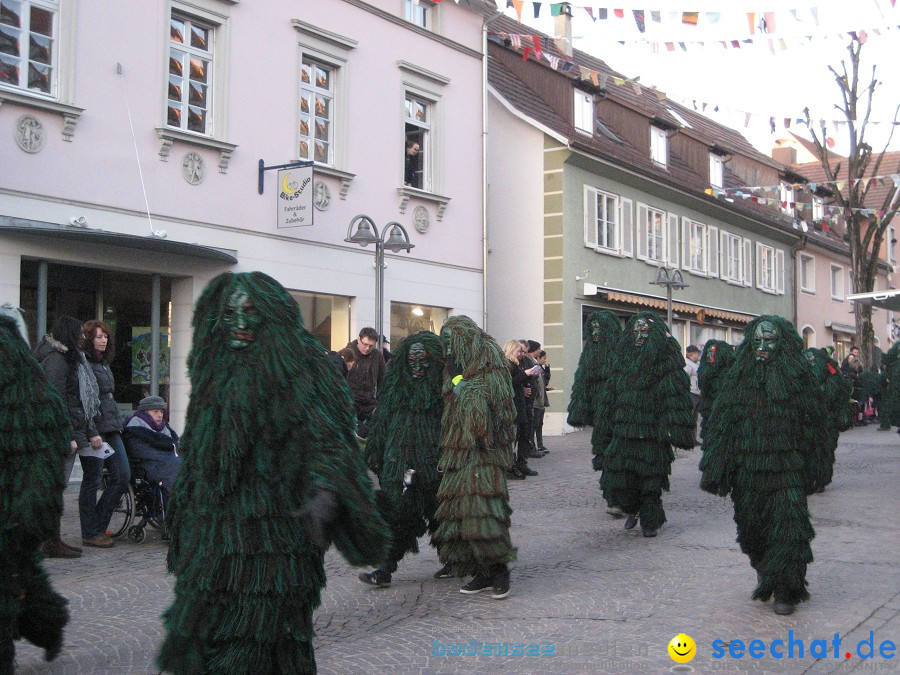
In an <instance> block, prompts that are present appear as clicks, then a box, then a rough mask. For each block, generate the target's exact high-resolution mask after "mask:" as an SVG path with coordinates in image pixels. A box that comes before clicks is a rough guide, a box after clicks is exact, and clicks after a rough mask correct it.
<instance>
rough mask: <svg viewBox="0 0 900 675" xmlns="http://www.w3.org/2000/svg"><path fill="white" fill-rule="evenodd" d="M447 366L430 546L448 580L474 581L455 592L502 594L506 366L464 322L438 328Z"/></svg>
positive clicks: (506, 550)
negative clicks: (434, 547)
mask: <svg viewBox="0 0 900 675" xmlns="http://www.w3.org/2000/svg"><path fill="white" fill-rule="evenodd" d="M441 341H442V342H443V344H444V354H445V355H446V359H447V362H446V367H445V371H444V387H443V396H444V412H443V416H442V418H441V461H440V465H439V470H440V471H442V472H443V474H444V476H443V478H442V480H441V485H440V487H439V488H438V494H437V498H438V508H437V511H436V512H435V518H437V520H438V523H439V525H438V528H437V530H436V531H435V533H434V537H433V539H434V542H435V543H436V545H437V548H438V555H439V557H440V559H441V562H442V563H444V564H445V565H448V566H449V567H450V571H451V572H452V573H453V575H454V576H459V577H461V576H467V575H470V574H473V575H475V576H474V578H473V579H472V580H471V581H470V582H469V583H467V584H466V585H465V586H463V587H462V588H461V589H460V592H461V593H480V592H481V591H488V590H490V591H492V593H491V597H493V598H497V599H500V598H505V597H506V596H507V595H509V568H508V564H509V563H511V562H513V561H514V560H515V559H516V549H515V548H513V545H512V542H511V540H510V538H509V524H510V514H512V509H511V508H510V507H509V493H508V492H507V488H506V469H508V468H509V467H510V466H512V463H513V455H512V445H513V442H514V441H515V439H516V427H515V420H516V411H515V406H514V404H513V390H512V380H511V379H510V376H509V370H508V368H507V360H506V357H505V356H504V355H503V352H502V351H501V350H500V347H499V346H498V345H497V343H496V342H495V341H494V339H493V338H492V337H491V336H490V335H488V334H487V333H485V332H484V331H482V330H481V329H480V328H479V327H478V326H477V325H476V324H475V322H474V321H472V319H470V318H469V317H467V316H454V317H451V318H450V319H448V320H447V322H446V323H445V324H444V327H443V328H442V329H441Z"/></svg>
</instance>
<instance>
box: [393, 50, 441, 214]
mask: <svg viewBox="0 0 900 675" xmlns="http://www.w3.org/2000/svg"><path fill="white" fill-rule="evenodd" d="M397 67H398V68H399V69H400V71H401V76H402V77H401V80H402V85H403V98H402V99H401V100H400V124H401V133H400V139H401V141H400V142H399V143H398V145H397V158H398V159H403V160H404V161H405V157H406V99H407V97H413V98H416V99H418V100H420V101H423V102H425V103H427V104H428V105H429V113H428V117H429V120H428V140H427V142H426V143H425V144H420V146H419V154H420V155H421V156H422V157H423V159H422V170H423V172H424V175H423V180H422V187H421V188H414V187H409V188H401V189H403V190H405V189H409V190H416V191H417V192H416V194H419V195H421V192H427V193H430V194H435V195H437V194H438V193H439V192H440V190H441V188H442V185H443V166H444V154H443V139H444V134H443V129H444V107H443V106H442V105H441V102H442V97H443V93H444V90H443V88H444V87H445V86H446V85H448V84H450V78H448V77H444V76H443V75H440V74H438V73H435V72H432V71H430V70H427V69H425V68H422V67H421V66H418V65H416V64H414V63H410V62H408V61H397ZM399 166H400V174H399V176H398V178H399V179H400V185H403V183H404V177H405V165H404V163H403V162H402V161H401V162H400V164H399ZM444 203H446V202H444Z"/></svg>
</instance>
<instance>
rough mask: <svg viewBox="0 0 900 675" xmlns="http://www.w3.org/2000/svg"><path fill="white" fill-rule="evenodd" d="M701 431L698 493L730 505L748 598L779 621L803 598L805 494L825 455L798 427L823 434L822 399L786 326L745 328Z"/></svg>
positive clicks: (770, 319)
mask: <svg viewBox="0 0 900 675" xmlns="http://www.w3.org/2000/svg"><path fill="white" fill-rule="evenodd" d="M744 336H745V337H744V341H743V343H742V344H741V346H740V347H739V348H738V351H737V358H736V361H735V363H734V365H733V366H732V367H731V368H730V369H729V371H728V374H727V375H726V378H725V382H724V383H723V386H722V392H721V394H720V395H719V397H718V398H717V399H716V402H715V403H714V404H713V409H712V413H711V414H710V416H709V420H707V424H706V434H705V438H704V446H703V447H704V452H703V459H702V460H701V462H700V469H701V471H702V472H703V477H702V480H701V482H700V486H701V487H702V488H703V489H704V490H706V491H707V492H711V493H713V494H718V495H721V496H723V497H724V496H725V495H728V494H730V495H731V499H732V501H733V502H734V520H735V522H736V523H737V541H738V543H739V544H740V546H741V550H742V551H743V552H744V553H746V554H747V555H748V556H749V557H750V565H751V566H752V567H753V568H754V569H755V570H756V572H757V576H758V580H759V583H758V585H757V586H756V589H755V590H754V592H753V598H754V599H759V600H763V601H765V600H768V599H769V598H770V597H771V596H772V595H774V596H775V601H776V605H775V611H776V612H778V613H782V614H789V613H790V612H792V611H793V606H794V605H795V604H796V603H797V602H800V601H802V600H807V599H808V598H809V593H808V592H807V590H806V566H807V565H808V564H809V563H810V562H812V559H813V557H812V549H811V548H810V541H812V538H813V537H814V536H815V532H814V531H813V528H812V525H811V524H810V522H809V510H808V509H807V504H806V495H807V494H809V493H810V492H811V491H812V490H813V489H814V488H813V486H814V485H817V484H821V483H822V480H823V478H824V476H825V474H826V471H827V465H828V451H827V449H826V448H825V447H824V445H823V444H822V443H815V442H810V440H811V439H812V438H813V436H812V435H811V434H808V433H804V430H808V429H817V428H824V426H825V425H826V423H827V422H826V420H825V411H824V408H823V405H822V401H821V399H822V394H821V389H820V388H819V386H818V384H817V383H816V381H815V380H814V379H813V375H812V370H811V369H810V368H809V365H808V363H807V361H806V358H805V357H804V354H803V341H802V340H801V338H800V336H799V335H798V334H797V330H796V329H795V328H794V326H793V325H791V324H790V323H789V322H788V321H787V319H784V318H782V317H780V316H761V317H758V318H756V319H754V320H753V321H751V322H750V324H749V325H748V326H747V328H746V330H745V332H744Z"/></svg>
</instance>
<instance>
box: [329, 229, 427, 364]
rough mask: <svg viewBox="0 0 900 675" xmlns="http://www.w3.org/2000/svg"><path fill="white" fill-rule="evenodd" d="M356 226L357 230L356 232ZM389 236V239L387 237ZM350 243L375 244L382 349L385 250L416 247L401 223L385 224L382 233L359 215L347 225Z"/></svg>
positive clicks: (377, 324)
mask: <svg viewBox="0 0 900 675" xmlns="http://www.w3.org/2000/svg"><path fill="white" fill-rule="evenodd" d="M354 226H356V231H355V232H354ZM385 237H387V239H385ZM344 241H345V242H347V243H348V244H359V245H360V246H363V247H365V246H368V245H369V244H375V330H377V331H378V349H379V350H380V349H381V346H382V340H383V338H384V326H383V324H384V267H385V265H384V252H385V250H388V251H390V252H391V253H399V252H400V251H402V250H403V249H406V252H407V253H409V252H410V250H411V249H413V248H414V247H415V244H412V243H410V241H409V234H408V233H407V231H406V228H404V227H403V226H402V225H401V224H400V223H398V222H397V221H391V222H390V223H388V224H387V225H385V226H384V229H383V230H382V231H381V234H379V233H378V227H377V226H376V225H375V223H374V222H373V221H372V219H371V218H369V216H365V215H362V214H360V215H358V216H356V217H354V218H353V220H351V221H350V225H349V226H348V227H347V238H346V239H344Z"/></svg>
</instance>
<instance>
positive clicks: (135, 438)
mask: <svg viewBox="0 0 900 675" xmlns="http://www.w3.org/2000/svg"><path fill="white" fill-rule="evenodd" d="M165 418H166V402H165V401H164V400H163V399H162V398H161V397H159V396H147V397H146V398H142V399H141V402H140V403H138V407H137V410H136V411H135V413H134V414H133V415H132V416H131V417H130V418H129V419H128V421H127V422H126V423H125V431H124V432H123V433H122V437H123V440H124V441H125V449H126V450H127V451H128V459H129V461H130V460H137V461H138V462H139V463H140V464H141V466H143V467H144V470H145V471H146V472H147V480H149V481H150V482H151V483H154V484H155V483H162V486H163V489H164V490H165V491H166V494H171V493H172V488H173V487H174V486H175V477H176V476H177V475H178V470H179V469H180V468H181V457H179V456H178V434H176V433H175V430H174V429H172V427H170V426H169V425H168V423H167V422H166V419H165Z"/></svg>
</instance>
